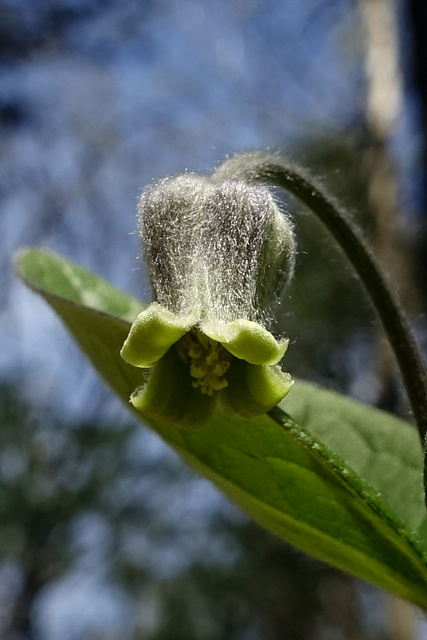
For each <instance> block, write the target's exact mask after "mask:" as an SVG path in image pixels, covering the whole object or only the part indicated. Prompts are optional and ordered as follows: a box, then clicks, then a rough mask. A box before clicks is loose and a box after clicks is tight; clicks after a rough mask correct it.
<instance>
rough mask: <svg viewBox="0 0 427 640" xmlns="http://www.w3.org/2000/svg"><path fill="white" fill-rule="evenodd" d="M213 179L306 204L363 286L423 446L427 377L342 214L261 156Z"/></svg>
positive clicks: (379, 274)
mask: <svg viewBox="0 0 427 640" xmlns="http://www.w3.org/2000/svg"><path fill="white" fill-rule="evenodd" d="M213 179H214V180H226V179H241V180H248V181H250V182H268V183H271V184H273V185H275V186H277V187H280V188H282V189H286V190H287V191H289V192H290V193H291V194H293V195H294V196H296V197H297V198H298V199H299V200H301V201H302V202H303V203H304V204H306V205H307V206H308V207H309V208H310V209H311V210H312V211H313V212H314V213H315V214H316V215H317V216H318V217H319V218H320V220H321V221H322V222H323V223H324V225H325V226H326V227H327V228H328V229H329V231H330V233H331V234H332V235H333V236H334V238H335V240H336V241H337V242H338V244H339V245H340V246H341V249H342V250H343V251H344V252H345V254H346V255H347V257H348V259H349V260H350V262H351V263H352V265H353V267H354V268H355V270H356V272H357V274H358V276H359V278H360V280H361V281H362V282H363V284H364V285H365V287H366V290H367V292H368V293H369V296H370V298H371V301H372V303H373V305H374V307H375V309H376V311H377V313H378V315H379V317H380V319H381V321H382V324H383V326H384V330H385V332H386V334H387V336H388V339H389V341H390V344H391V346H392V349H393V351H394V354H395V356H396V360H397V362H398V365H399V368H400V372H401V375H402V378H403V382H404V385H405V388H406V391H407V394H408V397H409V400H410V403H411V406H412V410H413V414H414V418H415V420H416V424H417V427H418V431H419V434H420V438H421V442H422V445H424V440H425V436H426V430H427V372H426V367H425V364H424V361H423V358H422V355H421V352H420V349H419V346H418V343H417V340H416V338H415V336H414V334H413V332H412V330H411V328H410V326H409V323H408V321H407V319H406V317H405V315H404V313H403V311H402V309H401V307H400V304H399V302H398V300H397V298H396V296H395V295H394V293H393V292H392V289H391V285H390V284H389V282H388V281H387V278H386V276H385V274H384V273H383V271H382V269H381V267H380V266H379V264H378V262H377V260H376V258H375V256H374V255H373V253H372V251H371V249H370V248H369V247H368V245H367V243H366V242H365V240H364V239H363V237H362V235H361V233H360V231H359V229H358V228H357V227H356V226H355V224H354V223H353V222H352V221H351V220H349V218H348V216H347V214H346V213H345V211H344V210H343V209H342V208H341V206H340V205H339V204H338V203H337V202H336V201H335V200H334V198H332V197H331V196H330V195H329V194H327V193H326V191H325V189H324V188H323V187H322V186H321V185H319V184H318V183H316V182H315V181H313V180H312V178H310V177H309V176H307V174H306V173H305V172H304V171H303V170H300V169H299V168H297V167H294V166H293V165H291V164H289V163H288V162H286V161H285V160H283V159H282V158H281V157H279V156H276V155H270V154H266V153H262V152H259V153H258V152H254V153H242V154H237V155H235V156H233V157H231V158H229V159H228V160H226V161H225V162H224V163H223V164H222V165H221V166H220V167H218V169H217V170H216V172H215V173H214V175H213Z"/></svg>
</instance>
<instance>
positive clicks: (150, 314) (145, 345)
mask: <svg viewBox="0 0 427 640" xmlns="http://www.w3.org/2000/svg"><path fill="white" fill-rule="evenodd" d="M191 324H192V319H190V318H189V317H181V316H178V315H176V314H174V313H172V312H171V311H169V310H168V309H166V308H165V307H163V306H162V305H160V304H158V303H157V302H153V303H152V304H150V306H149V307H148V309H145V311H143V312H142V313H140V314H139V316H138V317H137V318H136V320H135V321H134V323H133V324H132V326H131V329H130V331H129V335H128V337H127V338H126V340H125V342H124V345H123V347H122V350H121V352H120V355H121V356H122V358H123V359H124V360H126V362H128V363H129V364H132V365H133V366H134V367H151V366H153V364H154V363H155V362H157V361H158V360H160V358H161V357H162V356H164V355H165V353H166V351H168V349H170V347H171V346H172V345H173V344H175V342H177V341H178V340H179V339H180V338H181V337H182V336H183V335H184V333H186V332H187V331H188V330H189V329H190V327H191Z"/></svg>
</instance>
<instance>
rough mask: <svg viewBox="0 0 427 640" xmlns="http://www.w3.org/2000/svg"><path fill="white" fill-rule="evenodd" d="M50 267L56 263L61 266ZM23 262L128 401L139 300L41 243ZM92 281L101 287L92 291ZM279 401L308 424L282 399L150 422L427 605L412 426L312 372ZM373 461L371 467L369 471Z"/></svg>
mask: <svg viewBox="0 0 427 640" xmlns="http://www.w3.org/2000/svg"><path fill="white" fill-rule="evenodd" d="M34 265H36V267H37V268H34ZM52 270H53V271H55V270H59V273H60V277H57V278H55V277H54V276H53V275H52V273H51V272H52ZM17 271H18V274H19V275H20V276H21V277H22V278H23V279H24V281H25V282H27V284H29V286H30V287H31V288H32V289H34V290H35V291H36V292H38V293H39V294H40V295H42V296H43V297H44V298H45V299H46V301H47V302H48V303H49V304H51V306H52V307H53V308H54V309H55V310H56V312H57V313H58V314H59V315H60V316H61V318H62V319H63V321H64V323H65V324H66V326H67V327H68V329H69V330H70V332H71V333H72V335H73V336H74V337H75V339H76V340H77V342H78V343H79V345H80V347H81V348H82V350H83V351H84V352H85V353H86V354H87V355H88V356H89V358H90V359H91V361H92V363H93V364H94V366H95V367H96V368H97V369H98V371H99V372H100V373H101V375H102V376H103V377H104V379H105V380H106V381H107V383H108V384H109V385H110V386H111V387H112V388H113V389H114V390H115V392H116V393H118V395H119V396H120V397H121V398H122V399H123V400H124V401H125V402H127V401H128V398H129V396H130V394H131V392H132V391H133V390H134V388H135V387H136V386H138V385H139V384H141V382H142V378H141V376H143V375H144V374H143V371H141V370H138V369H135V368H134V367H131V366H130V365H128V364H126V363H125V362H124V361H123V360H122V359H121V358H120V355H119V352H120V348H121V345H122V343H123V341H124V339H125V337H126V335H127V332H128V331H129V328H130V322H131V321H132V320H133V317H131V316H132V314H135V315H137V313H138V312H139V311H140V310H141V308H142V305H141V304H140V303H138V302H137V301H133V300H132V299H128V298H127V296H125V294H123V293H121V292H118V291H117V290H115V289H114V288H113V287H111V286H110V285H108V283H105V281H102V279H100V278H98V277H97V276H94V275H93V274H90V273H89V272H86V271H85V270H82V269H81V267H78V266H77V265H73V263H71V262H69V261H67V260H64V259H63V258H60V257H58V256H54V255H53V254H48V253H47V252H44V251H41V250H31V249H30V250H25V251H24V252H21V253H20V254H19V255H18V257H17ZM81 288H85V290H86V297H85V296H84V295H83V294H82V291H81ZM91 288H92V289H93V291H92V293H93V294H94V295H91V296H89V298H88V291H89V292H90V290H91ZM95 293H96V295H95ZM88 299H89V300H90V302H91V304H92V306H87V301H88ZM85 303H86V304H85ZM282 406H283V407H284V408H286V411H290V412H292V414H293V415H294V417H295V418H298V419H299V421H300V422H301V423H302V424H304V428H301V427H300V426H299V425H298V424H297V423H296V422H295V421H294V420H293V419H291V418H289V417H288V416H287V415H286V414H285V413H284V412H283V411H282V410H281V409H280V408H276V409H274V410H273V411H272V412H271V415H264V416H261V417H259V418H252V419H249V420H243V419H241V418H238V417H236V416H230V415H227V414H226V413H225V412H224V411H222V410H220V409H219V410H217V411H216V413H215V415H214V417H213V419H212V420H211V421H210V423H209V424H208V426H207V427H206V428H204V429H201V430H199V431H195V432H189V431H180V430H177V429H170V428H168V427H166V426H165V425H161V424H155V425H153V424H152V425H151V426H152V427H153V428H154V429H155V430H156V431H157V433H159V435H160V436H161V437H162V438H163V439H164V440H165V441H166V442H168V443H169V444H170V445H171V446H172V447H173V448H174V449H175V450H176V451H177V452H178V453H179V454H180V455H181V456H182V457H183V458H184V459H185V460H186V461H187V462H188V463H189V464H190V465H191V466H192V467H193V468H194V469H195V470H196V471H198V472H199V473H201V474H202V475H204V476H205V477H207V478H209V479H210V480H211V481H213V482H214V483H215V484H216V485H217V486H218V487H219V488H220V489H222V490H223V491H224V492H225V493H226V495H228V496H229V497H230V498H231V499H232V500H233V501H234V502H236V503H237V504H239V505H240V506H241V507H242V508H243V509H244V510H245V511H246V512H247V513H248V514H249V515H251V516H252V517H253V518H255V519H256V520H257V521H258V522H259V523H260V524H262V525H263V526H265V527H266V528H268V529H269V530H271V531H272V532H273V533H275V534H276V535H278V536H279V537H282V538H283V539H285V540H287V541H288V542H291V543H292V544H294V545H295V546H297V547H299V548H300V549H302V550H304V551H306V552H308V553H311V554H312V555H314V556H316V557H318V558H320V559H322V560H325V561H327V562H330V563H332V564H334V565H336V566H338V567H340V568H342V569H344V570H347V571H350V572H352V573H354V574H355V575H358V576H360V577H363V578H365V579H368V580H371V581H372V582H374V583H376V584H378V585H380V586H383V587H386V588H388V589H390V590H392V591H395V592H396V593H398V594H399V595H401V596H403V597H405V598H408V599H409V600H412V601H413V602H414V603H416V604H418V605H419V606H421V607H423V608H425V609H427V568H426V563H425V557H426V556H427V540H426V538H427V536H426V534H425V533H424V529H423V527H425V516H424V510H423V503H422V481H421V469H422V460H421V454H420V451H419V445H418V442H417V440H416V434H415V433H413V432H412V431H411V427H410V426H409V425H408V424H406V423H404V422H402V421H401V420H397V419H396V418H392V417H391V416H387V415H386V414H383V413H382V412H377V411H376V410H373V409H370V408H366V407H360V406H359V405H357V403H354V402H352V401H350V400H348V399H346V398H342V397H339V396H337V397H336V396H331V395H330V392H326V391H324V390H320V389H316V388H315V387H313V385H308V384H307V383H301V382H297V383H296V384H295V389H294V390H292V392H291V393H290V395H289V397H288V398H287V399H286V400H285V401H284V402H283V405H282ZM331 407H335V409H334V410H335V413H336V415H335V419H334V420H331V415H330V414H331ZM328 414H329V417H328ZM139 417H141V416H140V415H139ZM364 422H366V425H364ZM337 423H338V424H337ZM378 425H379V426H378ZM337 426H338V428H337ZM377 426H378V428H376V427H377ZM388 429H391V431H392V433H393V438H392V440H390V437H389V431H388ZM414 435H415V438H414ZM349 442H350V443H351V442H352V443H353V444H352V446H353V449H352V448H351V446H349ZM387 455H388V456H389V459H390V458H392V459H393V460H395V461H396V460H397V461H398V463H399V464H397V470H396V469H395V472H394V475H393V478H394V479H395V478H396V477H398V476H399V473H400V474H401V473H404V472H405V470H407V469H410V470H411V473H410V474H407V478H406V481H405V482H406V484H405V493H406V495H411V496H412V499H411V501H410V508H408V505H407V504H402V500H401V499H400V498H399V495H397V494H396V492H394V491H393V487H391V486H390V481H389V480H390V478H389V477H387V475H386V476H385V477H384V475H382V474H381V473H380V472H379V471H378V469H377V468H376V464H375V463H377V462H378V463H379V467H380V469H381V468H382V469H383V470H384V465H385V462H386V461H387ZM384 456H386V457H384ZM344 461H345V462H344ZM370 468H375V472H372V473H371V475H369V469H370ZM417 474H419V477H420V484H419V486H418V483H417V477H418V475H417ZM420 489H421V491H420Z"/></svg>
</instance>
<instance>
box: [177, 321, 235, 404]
mask: <svg viewBox="0 0 427 640" xmlns="http://www.w3.org/2000/svg"><path fill="white" fill-rule="evenodd" d="M176 346H177V349H178V353H179V355H180V356H181V358H182V359H183V360H184V362H188V363H189V365H190V375H191V377H192V378H194V380H193V383H192V384H193V387H195V388H199V389H200V391H201V393H204V394H206V395H208V396H211V395H212V394H213V393H214V391H219V390H220V389H224V387H226V386H227V384H228V383H227V380H225V378H224V375H225V373H226V371H227V369H228V367H229V366H230V358H231V354H230V353H229V352H228V351H227V350H226V349H225V348H224V347H223V346H222V344H220V343H219V342H217V341H216V340H212V338H209V337H208V336H206V335H205V334H204V333H202V332H201V331H200V330H199V329H193V330H192V331H190V332H189V333H186V334H185V336H183V337H182V338H181V339H180V340H179V341H178V342H177V345H176Z"/></svg>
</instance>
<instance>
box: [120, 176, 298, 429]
mask: <svg viewBox="0 0 427 640" xmlns="http://www.w3.org/2000/svg"><path fill="white" fill-rule="evenodd" d="M138 227H139V233H140V237H141V242H142V248H143V253H144V257H145V261H146V265H147V270H148V274H149V277H150V280H151V283H152V289H153V295H154V298H155V302H153V303H152V304H151V305H150V306H149V307H148V309H146V310H145V311H143V312H142V313H141V314H140V315H139V316H138V318H137V319H136V320H135V322H134V324H133V325H132V328H131V331H130V333H129V336H128V338H127V340H126V341H125V344H124V345H123V349H122V352H121V353H122V357H123V358H124V359H125V360H126V361H127V362H129V363H130V364H133V365H134V366H137V367H153V371H152V374H151V376H150V377H149V379H148V382H147V383H146V385H145V386H144V387H142V388H140V389H137V390H136V391H135V393H134V394H133V395H132V397H131V402H132V403H133V404H134V406H135V407H136V408H138V409H139V410H141V411H142V412H143V413H144V414H145V415H146V416H147V417H148V418H150V417H152V418H153V417H157V418H159V417H160V418H161V419H163V420H164V421H167V422H168V423H171V424H174V425H177V426H184V427H189V428H191V427H197V426H200V425H201V424H202V423H203V422H204V421H205V420H206V419H207V418H208V417H209V415H210V413H211V411H213V408H214V406H215V402H216V399H217V396H218V394H220V397H221V399H222V400H223V402H224V403H225V404H226V405H228V406H229V407H230V408H231V409H233V410H235V411H237V412H238V413H240V414H241V415H243V416H245V417H249V416H253V415H258V414H260V413H264V412H265V411H267V410H268V409H270V408H271V407H272V406H274V405H275V404H277V402H278V401H279V400H280V399H281V398H282V397H283V396H284V395H285V394H286V393H287V392H288V390H289V388H290V386H291V384H292V381H291V378H290V376H289V374H286V373H284V372H282V370H281V369H280V367H279V366H277V363H278V362H279V360H281V358H282V357H283V355H284V353H285V351H286V349H287V346H288V341H287V340H285V339H280V340H277V339H276V338H275V337H274V336H273V335H272V334H271V333H270V331H269V330H268V327H269V326H270V323H271V321H272V319H273V309H274V305H275V304H277V302H278V301H279V299H280V296H281V294H282V290H283V288H284V286H285V285H286V283H287V282H288V281H289V279H290V277H291V275H292V273H293V268H294V260H295V240H294V234H293V229H292V224H291V222H290V220H289V219H288V217H287V216H286V215H284V214H283V212H281V211H280V210H279V207H278V205H277V204H276V202H275V201H274V199H273V197H272V195H271V193H270V191H269V190H268V189H267V187H264V186H262V185H259V184H248V183H246V182H243V181H240V180H226V181H222V182H216V181H215V180H214V179H209V178H207V177H202V176H197V175H193V174H185V175H182V176H177V177H172V178H166V179H165V180H162V181H161V182H159V183H158V184H155V185H153V186H151V187H149V188H147V189H146V190H145V191H144V192H143V194H142V196H141V198H140V202H139V207H138ZM272 365H275V366H272ZM166 367H167V368H168V371H166ZM172 370H175V374H176V375H175V376H174V380H173V381H170V378H171V371H172ZM161 372H163V373H161ZM162 376H163V377H164V380H163V382H162ZM167 384H171V385H172V388H166V385H167ZM162 397H163V401H162Z"/></svg>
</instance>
